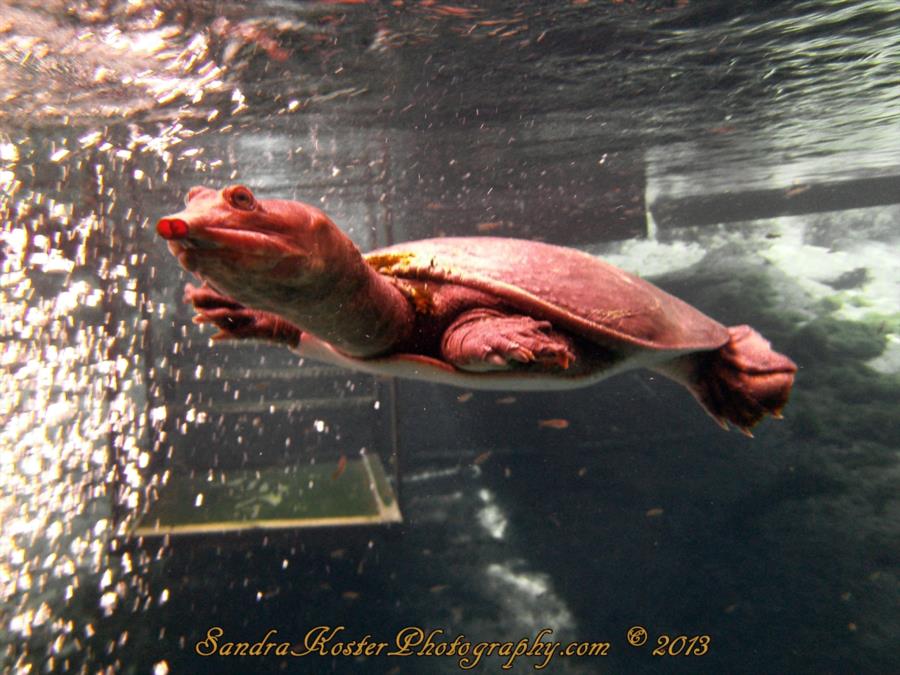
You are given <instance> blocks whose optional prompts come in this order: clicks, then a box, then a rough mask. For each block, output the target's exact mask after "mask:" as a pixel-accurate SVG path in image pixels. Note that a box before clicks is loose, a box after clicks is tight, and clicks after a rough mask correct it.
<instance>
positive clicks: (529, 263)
mask: <svg viewBox="0 0 900 675" xmlns="http://www.w3.org/2000/svg"><path fill="white" fill-rule="evenodd" d="M365 257H366V261H367V262H368V263H369V264H370V265H372V266H373V267H374V268H375V269H376V270H377V271H379V272H380V273H382V274H385V275H389V276H394V277H397V278H400V279H415V280H419V281H431V280H433V281H436V282H443V283H452V284H458V285H462V286H467V287H470V288H475V289H478V290H481V291H485V292H488V293H491V294H493V295H496V296H497V297H499V298H501V299H502V300H503V301H504V302H505V303H506V304H508V305H510V306H511V307H514V308H516V309H517V310H519V311H521V312H523V313H524V314H527V315H529V316H533V317H535V318H538V319H545V320H548V321H551V322H553V323H554V324H555V325H557V326H559V327H561V328H564V329H566V330H569V331H571V332H573V333H575V334H577V335H581V336H583V337H585V338H588V339H590V340H593V341H595V342H601V343H607V344H610V343H612V344H622V343H625V344H631V345H634V346H636V347H641V348H644V349H657V350H673V351H701V350H711V349H716V348H718V347H721V346H722V345H723V344H725V343H726V342H728V339H729V335H728V330H727V328H725V326H723V325H722V324H720V323H718V322H717V321H714V320H712V319H711V318H709V317H708V316H706V315H705V314H703V313H702V312H700V311H699V310H697V309H695V308H694V307H692V306H691V305H689V304H687V303H686V302H683V301H682V300H679V299H678V298H676V297H674V296H672V295H669V294H668V293H666V292H665V291H662V290H660V289H659V288H657V287H656V286H654V285H653V284H651V283H649V282H647V281H644V280H643V279H641V278H639V277H637V276H635V275H633V274H629V273H628V272H625V271H624V270H620V269H619V268H617V267H614V266H613V265H610V264H609V263H605V262H603V261H602V260H600V259H598V258H595V257H593V256H591V255H589V254H587V253H584V252H582V251H577V250H575V249H571V248H564V247H561V246H553V245H550V244H544V243H540V242H533V241H527V240H523V239H505V238H500V237H444V238H440V239H423V240H420V241H411V242H405V243H402V244H397V245H394V246H390V247H387V248H383V249H379V250H377V251H372V252H371V253H369V254H367V255H366V256H365Z"/></svg>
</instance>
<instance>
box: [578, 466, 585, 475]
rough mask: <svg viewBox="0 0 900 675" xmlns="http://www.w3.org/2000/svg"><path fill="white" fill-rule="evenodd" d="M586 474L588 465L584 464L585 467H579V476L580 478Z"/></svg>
mask: <svg viewBox="0 0 900 675" xmlns="http://www.w3.org/2000/svg"><path fill="white" fill-rule="evenodd" d="M585 475H587V467H586V466H583V467H581V468H580V469H578V477H579V478H584V477H585Z"/></svg>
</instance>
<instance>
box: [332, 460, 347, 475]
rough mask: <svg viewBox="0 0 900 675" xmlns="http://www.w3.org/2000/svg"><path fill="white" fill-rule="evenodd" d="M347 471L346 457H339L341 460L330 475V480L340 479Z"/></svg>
mask: <svg viewBox="0 0 900 675" xmlns="http://www.w3.org/2000/svg"><path fill="white" fill-rule="evenodd" d="M346 470H347V455H341V458H340V459H339V460H338V463H337V468H336V469H335V470H334V473H333V474H331V480H337V479H338V478H340V477H341V475H342V474H343V473H344V471H346Z"/></svg>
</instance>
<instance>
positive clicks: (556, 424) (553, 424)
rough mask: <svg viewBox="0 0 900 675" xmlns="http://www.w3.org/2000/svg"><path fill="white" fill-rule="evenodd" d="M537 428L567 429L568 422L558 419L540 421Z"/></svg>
mask: <svg viewBox="0 0 900 675" xmlns="http://www.w3.org/2000/svg"><path fill="white" fill-rule="evenodd" d="M538 426H539V427H540V428H541V429H568V428H569V420H564V419H562V418H560V417H554V418H553V419H549V420H540V421H539V422H538Z"/></svg>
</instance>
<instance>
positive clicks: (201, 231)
mask: <svg viewBox="0 0 900 675" xmlns="http://www.w3.org/2000/svg"><path fill="white" fill-rule="evenodd" d="M156 231H157V233H158V234H159V235H160V236H161V237H162V238H164V239H166V240H167V241H168V242H169V250H170V251H171V252H172V253H173V255H175V257H176V258H177V259H178V262H179V263H181V265H182V267H184V268H185V269H186V270H188V271H190V272H193V273H194V274H196V275H197V276H198V277H199V278H201V279H203V280H205V281H208V282H209V283H210V284H211V285H212V286H213V287H215V288H217V289H219V290H220V291H222V292H224V293H227V294H229V295H231V296H232V297H234V298H235V299H237V300H240V301H242V302H244V303H247V304H252V305H254V306H264V305H266V304H270V303H269V302H262V301H263V300H272V301H275V302H278V301H279V300H280V298H281V297H282V296H285V295H294V296H296V294H297V292H298V291H306V292H312V293H315V289H316V288H317V287H320V286H323V285H326V284H328V283H329V279H330V278H331V277H333V272H334V270H335V269H340V267H339V265H337V264H336V263H338V262H339V261H340V260H342V259H343V258H344V257H345V256H347V255H352V253H353V252H354V251H355V253H356V256H359V252H358V251H357V250H356V248H355V246H353V244H352V242H350V240H349V239H348V238H347V237H346V235H344V234H343V233H342V232H341V231H340V230H339V229H338V228H337V226H336V225H335V224H334V223H332V222H331V220H330V219H329V218H328V216H326V215H325V214H324V213H322V212H321V211H320V210H318V209H316V208H314V207H312V206H309V205H307V204H303V203H301V202H292V201H283V200H258V199H257V198H256V197H255V196H254V194H253V192H251V191H250V189H249V188H247V187H245V186H243V185H231V186H228V187H226V188H224V189H222V190H214V189H211V188H207V187H199V186H198V187H194V188H191V190H190V191H189V192H188V194H187V197H186V199H185V208H184V209H183V210H181V211H180V212H178V213H175V214H173V215H170V216H166V217H164V218H162V219H160V220H159V222H158V223H157V224H156ZM348 244H349V247H350V249H352V250H350V249H348Z"/></svg>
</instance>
